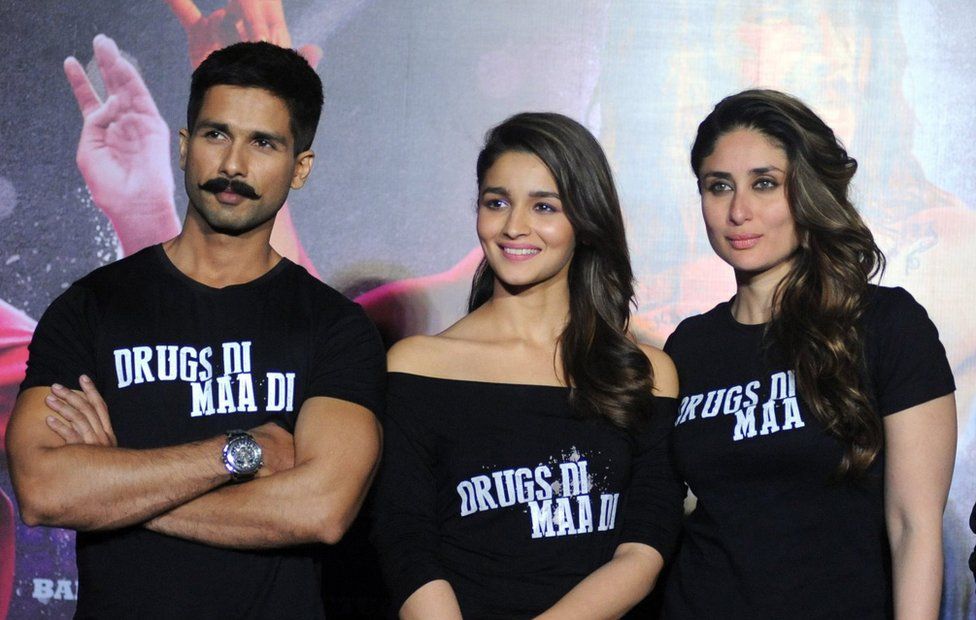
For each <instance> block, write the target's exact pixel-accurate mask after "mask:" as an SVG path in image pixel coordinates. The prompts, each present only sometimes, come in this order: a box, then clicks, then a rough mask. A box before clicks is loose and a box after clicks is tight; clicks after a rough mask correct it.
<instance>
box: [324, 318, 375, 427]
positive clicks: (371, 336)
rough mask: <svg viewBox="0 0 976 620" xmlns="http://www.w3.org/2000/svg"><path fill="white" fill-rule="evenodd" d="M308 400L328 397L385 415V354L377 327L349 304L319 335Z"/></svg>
mask: <svg viewBox="0 0 976 620" xmlns="http://www.w3.org/2000/svg"><path fill="white" fill-rule="evenodd" d="M316 347H317V348H316V353H315V354H314V355H313V361H312V372H311V375H310V377H309V386H308V391H307V392H306V395H307V397H313V396H327V397H330V398H338V399H340V400H346V401H349V402H351V403H356V404H357V405H362V406H363V407H366V408H367V409H369V410H370V411H372V412H373V413H374V414H376V415H380V414H381V413H382V412H383V405H384V400H385V396H384V386H385V383H386V353H385V351H384V349H383V343H382V342H381V341H380V336H379V333H378V332H377V331H376V327H374V326H373V324H372V322H370V320H369V319H368V318H367V317H366V314H365V313H364V312H363V310H362V308H360V307H359V306H357V305H355V304H350V305H349V306H348V309H346V310H345V311H344V312H343V314H342V315H341V316H340V318H338V319H337V320H335V321H333V322H332V323H331V325H329V326H328V327H326V328H324V329H322V330H321V331H320V333H319V342H318V343H317V345H316Z"/></svg>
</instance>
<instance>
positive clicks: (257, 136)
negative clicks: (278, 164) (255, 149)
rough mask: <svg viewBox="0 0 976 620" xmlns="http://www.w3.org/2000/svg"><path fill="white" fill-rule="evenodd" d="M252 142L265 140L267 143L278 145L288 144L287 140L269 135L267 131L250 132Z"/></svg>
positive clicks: (273, 134) (274, 134) (279, 135)
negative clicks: (276, 143)
mask: <svg viewBox="0 0 976 620" xmlns="http://www.w3.org/2000/svg"><path fill="white" fill-rule="evenodd" d="M251 139H252V140H267V141H269V142H278V143H280V144H288V138H286V137H285V136H282V135H281V134H276V133H270V132H267V131H253V132H251Z"/></svg>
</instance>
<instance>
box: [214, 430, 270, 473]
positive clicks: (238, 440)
mask: <svg viewBox="0 0 976 620" xmlns="http://www.w3.org/2000/svg"><path fill="white" fill-rule="evenodd" d="M245 449H246V450H247V453H248V456H249V458H247V459H246V460H245V459H243V458H242V457H244V456H245V453H244V452H243V451H244V450H245ZM251 455H253V457H252V456H251ZM223 459H224V467H226V468H227V471H228V473H230V475H231V477H232V478H233V479H234V480H247V479H249V478H251V477H253V476H254V474H256V473H257V472H258V470H259V469H261V466H262V465H263V464H264V455H263V454H262V450H261V444H259V443H258V442H257V441H255V439H254V437H253V436H252V435H251V434H250V433H248V432H246V431H241V430H233V431H227V443H225V444H224V450H223Z"/></svg>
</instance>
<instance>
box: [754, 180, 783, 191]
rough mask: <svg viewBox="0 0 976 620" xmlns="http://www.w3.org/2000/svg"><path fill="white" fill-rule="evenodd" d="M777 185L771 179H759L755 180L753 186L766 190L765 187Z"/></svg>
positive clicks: (770, 187)
mask: <svg viewBox="0 0 976 620" xmlns="http://www.w3.org/2000/svg"><path fill="white" fill-rule="evenodd" d="M778 185H779V184H778V183H776V181H774V180H772V179H759V180H758V181H756V182H755V184H754V185H753V187H754V188H756V189H758V190H767V189H775V188H776V187H778Z"/></svg>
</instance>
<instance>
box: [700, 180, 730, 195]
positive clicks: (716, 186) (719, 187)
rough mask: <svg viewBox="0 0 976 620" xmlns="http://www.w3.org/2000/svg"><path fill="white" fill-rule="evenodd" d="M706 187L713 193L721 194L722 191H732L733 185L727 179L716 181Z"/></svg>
mask: <svg viewBox="0 0 976 620" xmlns="http://www.w3.org/2000/svg"><path fill="white" fill-rule="evenodd" d="M706 189H707V190H708V191H709V192H711V193H713V194H721V193H722V192H729V191H732V186H731V185H729V184H728V183H726V182H725V181H715V182H714V183H712V184H711V185H709V186H708V187H707V188H706Z"/></svg>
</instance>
